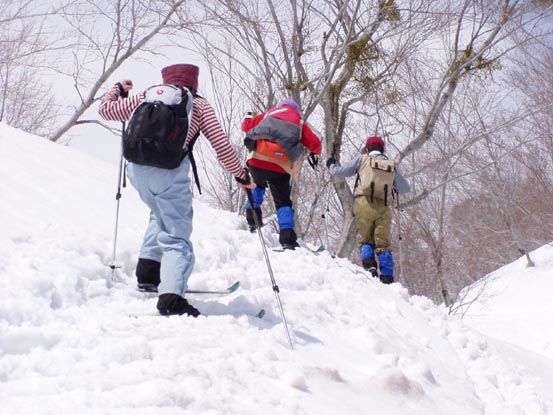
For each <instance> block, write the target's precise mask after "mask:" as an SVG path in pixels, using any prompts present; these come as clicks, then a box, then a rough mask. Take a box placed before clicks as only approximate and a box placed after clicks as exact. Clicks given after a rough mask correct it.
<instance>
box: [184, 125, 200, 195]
mask: <svg viewBox="0 0 553 415" xmlns="http://www.w3.org/2000/svg"><path fill="white" fill-rule="evenodd" d="M199 136H200V132H199V131H198V132H197V133H196V135H194V137H192V140H190V143H189V144H188V145H187V146H186V150H185V152H184V157H186V156H188V158H189V159H190V166H192V174H193V175H194V182H195V183H196V187H197V188H198V192H200V194H202V188H201V186H200V177H199V176H198V168H197V167H196V160H195V159H194V153H193V152H192V149H193V147H194V144H195V143H196V140H197V139H198V137H199Z"/></svg>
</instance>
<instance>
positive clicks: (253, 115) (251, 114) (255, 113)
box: [244, 111, 258, 119]
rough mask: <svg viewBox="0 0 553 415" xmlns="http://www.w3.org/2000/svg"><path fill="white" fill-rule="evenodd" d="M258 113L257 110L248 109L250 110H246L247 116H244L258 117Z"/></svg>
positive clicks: (249, 117)
mask: <svg viewBox="0 0 553 415" xmlns="http://www.w3.org/2000/svg"><path fill="white" fill-rule="evenodd" d="M257 115H258V114H257V112H255V111H248V112H246V116H245V117H244V118H246V119H252V118H255V117H257Z"/></svg>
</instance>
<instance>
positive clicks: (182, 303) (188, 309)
mask: <svg viewBox="0 0 553 415" xmlns="http://www.w3.org/2000/svg"><path fill="white" fill-rule="evenodd" d="M157 309H158V310H159V313H160V314H161V315H163V316H173V315H179V316H180V315H183V314H186V315H188V316H191V317H198V316H199V315H200V312H199V311H198V309H197V308H196V307H194V306H193V305H191V304H190V303H189V302H188V301H187V300H186V299H185V298H182V297H181V296H180V295H177V294H161V295H160V296H159V298H158V300H157Z"/></svg>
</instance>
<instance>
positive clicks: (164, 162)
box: [123, 85, 193, 169]
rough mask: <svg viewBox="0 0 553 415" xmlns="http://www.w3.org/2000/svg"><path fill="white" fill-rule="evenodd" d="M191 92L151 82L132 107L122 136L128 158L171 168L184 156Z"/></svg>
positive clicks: (190, 117)
mask: <svg viewBox="0 0 553 415" xmlns="http://www.w3.org/2000/svg"><path fill="white" fill-rule="evenodd" d="M192 100H193V96H192V93H191V92H190V91H189V90H188V89H187V88H181V87H178V86H175V85H154V86H152V87H150V88H148V89H147V90H146V91H145V98H144V101H143V102H142V103H141V104H140V105H139V106H138V107H137V108H136V109H135V110H134V112H133V114H132V117H131V119H130V121H129V124H128V127H127V129H126V132H125V135H124V137H123V156H124V157H125V158H126V159H127V160H128V161H130V162H132V163H136V164H142V165H146V166H154V167H160V168H164V169H174V168H176V167H178V166H179V165H180V163H181V162H182V160H183V159H184V157H186V155H187V152H188V149H185V142H186V137H187V135H188V130H189V127H190V121H191V119H192V106H193V105H192V104H193V103H192Z"/></svg>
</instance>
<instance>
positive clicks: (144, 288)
mask: <svg viewBox="0 0 553 415" xmlns="http://www.w3.org/2000/svg"><path fill="white" fill-rule="evenodd" d="M238 288H240V281H236V282H235V283H234V284H232V285H231V286H229V287H227V288H225V289H224V290H187V291H186V294H213V295H228V294H232V293H233V292H235V291H236V290H238ZM138 291H140V292H145V293H157V286H155V285H154V284H138Z"/></svg>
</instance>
